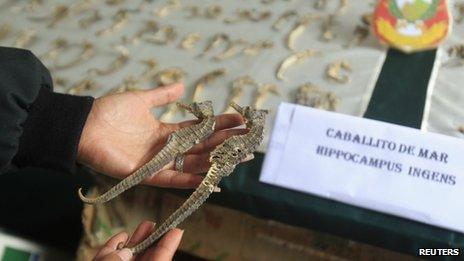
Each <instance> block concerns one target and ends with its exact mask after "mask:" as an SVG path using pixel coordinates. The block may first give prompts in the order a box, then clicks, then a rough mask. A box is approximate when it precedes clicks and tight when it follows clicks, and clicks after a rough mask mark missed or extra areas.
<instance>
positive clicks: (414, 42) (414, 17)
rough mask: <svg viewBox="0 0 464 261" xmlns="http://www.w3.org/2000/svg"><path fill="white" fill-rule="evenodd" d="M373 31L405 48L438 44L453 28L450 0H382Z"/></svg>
mask: <svg viewBox="0 0 464 261" xmlns="http://www.w3.org/2000/svg"><path fill="white" fill-rule="evenodd" d="M372 27H373V32H374V33H375V35H376V36H377V38H379V39H380V41H381V42H383V43H386V44H387V45H389V46H391V47H394V48H397V49H400V50H402V51H404V52H407V53H410V52H416V51H421V50H427V49H432V48H436V47H437V46H438V45H439V44H440V43H442V42H443V41H444V40H445V39H446V37H447V36H448V34H449V33H450V31H451V15H450V11H449V6H448V3H447V0H379V2H378V4H377V8H376V9H375V12H374V16H373V21H372Z"/></svg>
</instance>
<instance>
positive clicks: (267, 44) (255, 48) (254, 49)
mask: <svg viewBox="0 0 464 261" xmlns="http://www.w3.org/2000/svg"><path fill="white" fill-rule="evenodd" d="M272 48H274V43H273V42H272V41H270V40H263V41H259V42H256V43H252V44H250V45H249V46H247V47H245V49H243V51H242V52H243V54H245V55H248V56H252V55H257V54H258V53H260V52H261V51H263V50H265V49H272Z"/></svg>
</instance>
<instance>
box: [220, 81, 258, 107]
mask: <svg viewBox="0 0 464 261" xmlns="http://www.w3.org/2000/svg"><path fill="white" fill-rule="evenodd" d="M245 86H252V87H256V88H258V84H257V83H256V82H255V80H253V78H251V77H250V76H249V75H245V76H241V77H238V78H237V79H235V80H234V81H233V82H232V89H231V91H230V94H229V97H227V105H229V104H230V103H232V102H234V103H238V100H239V99H240V98H241V97H242V96H243V87H245ZM230 109H231V107H230V106H227V108H225V109H224V113H229V112H230Z"/></svg>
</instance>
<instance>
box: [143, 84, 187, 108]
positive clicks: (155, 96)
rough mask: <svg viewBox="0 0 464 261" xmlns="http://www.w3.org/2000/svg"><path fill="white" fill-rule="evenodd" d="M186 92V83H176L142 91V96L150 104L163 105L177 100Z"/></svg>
mask: <svg viewBox="0 0 464 261" xmlns="http://www.w3.org/2000/svg"><path fill="white" fill-rule="evenodd" d="M182 94H184V84H183V83H174V84H171V85H166V86H160V87H157V88H154V89H151V90H147V91H142V97H143V98H144V99H145V100H146V101H147V103H148V104H149V105H150V106H153V107H155V106H163V105H166V104H169V103H172V102H175V101H177V100H178V99H179V98H180V97H181V96H182Z"/></svg>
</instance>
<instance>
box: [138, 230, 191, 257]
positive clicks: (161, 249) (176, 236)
mask: <svg viewBox="0 0 464 261" xmlns="http://www.w3.org/2000/svg"><path fill="white" fill-rule="evenodd" d="M183 234H184V231H183V230H180V229H178V228H174V229H173V230H171V231H169V232H168V233H166V234H165V235H164V236H163V237H162V238H161V240H160V241H159V242H158V244H156V246H155V247H152V248H150V249H148V250H147V251H146V253H145V254H144V260H157V261H169V260H172V258H173V257H174V254H175V253H176V250H177V248H178V247H179V244H180V241H181V240H182V235H183Z"/></svg>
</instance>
